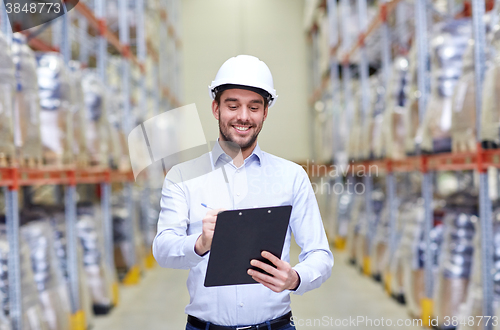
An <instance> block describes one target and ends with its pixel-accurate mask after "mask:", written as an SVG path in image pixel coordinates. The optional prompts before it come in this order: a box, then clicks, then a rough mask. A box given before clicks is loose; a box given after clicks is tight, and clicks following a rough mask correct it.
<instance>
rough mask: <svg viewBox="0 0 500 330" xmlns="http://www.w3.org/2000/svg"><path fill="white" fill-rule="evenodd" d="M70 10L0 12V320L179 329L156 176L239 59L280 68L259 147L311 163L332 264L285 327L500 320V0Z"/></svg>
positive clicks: (464, 328)
mask: <svg viewBox="0 0 500 330" xmlns="http://www.w3.org/2000/svg"><path fill="white" fill-rule="evenodd" d="M65 2H66V6H67V9H68V12H67V13H66V14H65V15H62V16H60V17H58V18H56V19H53V20H50V21H46V22H45V23H43V24H39V23H40V22H39V21H38V20H39V19H40V17H38V16H37V17H35V16H33V15H31V14H36V13H33V11H31V10H32V9H31V8H34V7H32V6H31V5H32V3H31V2H30V1H24V2H22V3H21V2H19V6H17V7H16V6H15V3H14V2H12V1H7V2H6V4H5V5H2V6H0V7H1V8H0V9H1V10H0V31H1V33H0V186H1V187H2V190H1V191H0V330H18V329H23V330H24V329H26V330H38V329H41V330H67V329H71V330H82V329H96V330H101V329H106V330H112V329H131V330H132V329H134V330H135V329H139V328H148V329H183V328H185V323H186V315H185V314H184V307H185V305H186V304H187V303H188V301H189V296H188V293H187V289H186V284H185V282H186V278H187V271H183V270H172V269H161V268H160V267H158V265H157V264H156V262H155V260H154V258H153V256H152V253H151V243H152V241H153V239H154V237H155V235H156V224H157V221H158V215H159V212H160V204H159V201H160V197H161V185H162V182H163V179H164V176H165V174H166V173H167V172H168V170H169V169H170V168H171V167H172V166H173V165H175V164H177V163H179V162H182V161H184V160H187V159H191V158H193V157H196V156H197V155H201V154H202V153H205V152H207V150H208V148H209V145H210V142H211V141H214V140H215V139H216V138H217V137H218V123H217V121H216V120H215V118H214V117H213V115H212V113H211V99H210V96H209V93H208V86H209V85H210V84H211V82H212V80H214V78H215V75H216V73H217V70H218V69H219V68H220V66H221V65H222V64H223V63H224V62H225V61H226V60H227V59H229V58H230V57H233V56H237V55H239V54H247V55H253V56H256V57H258V58H259V59H261V60H263V61H264V62H265V63H266V64H267V65H268V66H269V68H270V69H271V71H272V74H273V78H274V86H275V88H276V90H277V94H278V95H279V97H278V99H277V101H276V105H275V106H273V108H272V109H270V110H269V115H268V117H267V120H266V121H265V123H264V128H263V130H262V132H261V134H260V136H259V145H260V147H261V148H262V149H263V150H264V151H266V152H269V153H271V154H274V155H277V156H279V157H283V158H285V159H288V160H290V161H293V162H296V163H298V164H300V165H302V166H303V168H304V170H305V171H306V172H307V174H308V175H309V178H310V180H311V186H312V188H313V190H314V192H315V194H316V198H317V201H318V204H319V207H320V211H321V215H322V219H323V223H324V226H325V230H326V233H327V236H328V240H329V242H330V245H331V249H332V252H333V254H334V257H335V265H334V267H333V271H332V276H331V278H330V279H328V280H327V281H326V282H325V283H324V284H323V285H322V286H321V287H320V288H319V289H317V290H314V291H311V292H308V293H307V294H305V295H304V296H295V295H292V310H293V313H294V316H295V320H296V326H297V329H306V328H312V329H319V328H325V329H334V328H339V329H345V328H347V326H345V324H346V322H347V323H348V324H349V327H354V328H356V329H374V328H377V329H389V328H405V329H406V328H408V329H421V328H422V327H428V328H434V329H443V330H444V329H460V330H470V329H474V330H478V329H500V324H499V322H500V321H499V320H498V317H500V309H499V307H500V304H499V302H500V208H499V206H500V204H499V201H498V199H499V196H500V193H499V192H500V184H499V182H500V175H499V173H498V168H499V166H500V151H499V150H498V146H499V145H500V130H499V126H500V125H499V124H500V111H499V109H500V108H499V106H498V104H499V102H498V100H497V97H498V96H499V95H500V70H499V68H500V61H499V58H500V57H499V54H500V52H499V50H500V42H499V41H500V32H499V31H500V25H499V19H498V13H499V11H500V7H499V4H498V1H490V0H486V1H484V0H392V1H384V0H377V1H374V0H338V1H337V0H205V1H201V0H80V1H76V0H69V1H65ZM51 4H53V6H55V7H54V8H56V7H57V6H56V5H60V6H63V7H64V4H63V3H61V2H60V1H59V0H53V2H51ZM37 6H39V4H38V5H36V6H35V7H36V8H37V10H43V9H42V8H41V7H37ZM51 8H52V7H51ZM70 9H71V10H70ZM44 10H48V9H47V8H45V9H44ZM30 11H31V12H30ZM13 13H14V14H19V15H17V16H15V15H14V16H13V15H12V14H13ZM38 14H39V12H38ZM37 24H38V25H37ZM25 26H28V27H30V28H28V29H25V30H23V29H22V27H25ZM33 26H34V27H33ZM21 30H22V31H21ZM13 31H16V32H15V33H13ZM299 253H300V247H298V246H297V245H296V244H292V247H291V258H292V259H291V263H292V265H294V264H296V263H297V262H298V254H299ZM352 318H354V319H356V323H355V325H352V324H353V323H352V322H351V321H350V320H351V319H352Z"/></svg>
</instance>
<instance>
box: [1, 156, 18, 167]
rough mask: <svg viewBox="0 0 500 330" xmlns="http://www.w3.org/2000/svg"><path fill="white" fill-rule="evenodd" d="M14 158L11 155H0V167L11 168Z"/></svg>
mask: <svg viewBox="0 0 500 330" xmlns="http://www.w3.org/2000/svg"><path fill="white" fill-rule="evenodd" d="M14 164H15V158H14V157H13V156H11V155H6V154H4V153H0V167H13V166H14Z"/></svg>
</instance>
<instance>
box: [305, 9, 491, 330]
mask: <svg viewBox="0 0 500 330" xmlns="http://www.w3.org/2000/svg"><path fill="white" fill-rule="evenodd" d="M400 2H401V1H400V0H392V1H384V0H380V2H379V5H378V15H377V16H376V17H375V18H374V19H373V20H372V21H371V22H369V23H368V24H367V21H368V20H367V18H366V6H367V1H366V0H357V7H358V15H359V26H360V31H361V32H360V33H359V35H358V38H357V40H355V41H354V42H351V40H349V37H348V35H347V34H345V33H344V34H343V38H342V40H340V39H339V38H331V39H330V70H329V71H330V72H329V75H328V74H325V75H323V76H322V78H321V81H320V83H319V84H317V86H316V88H315V90H314V91H313V93H312V94H311V96H310V100H309V101H310V103H311V105H314V103H315V102H316V101H318V100H320V99H322V97H323V95H324V94H325V93H326V92H327V85H328V83H330V84H331V86H332V89H333V93H332V95H331V97H332V98H333V101H334V102H336V101H338V94H339V93H340V77H339V72H338V65H339V62H340V64H341V66H342V80H343V93H344V99H347V100H348V99H350V95H351V93H352V92H351V74H350V67H349V61H350V59H352V57H353V56H354V54H356V52H359V53H360V61H359V72H360V75H359V76H360V80H361V83H360V86H361V95H362V100H361V109H362V114H363V116H362V117H363V118H364V119H366V114H367V108H366V104H367V100H368V98H369V92H370V91H369V88H368V75H367V71H368V63H367V61H366V54H365V51H366V50H365V41H366V40H367V38H370V37H372V36H373V35H374V33H375V32H376V31H378V30H380V33H381V39H382V54H381V55H382V56H381V57H382V72H383V80H384V83H385V84H386V83H387V81H388V80H389V75H390V68H389V64H390V47H391V45H390V41H389V40H390V38H389V30H388V26H387V17H388V16H389V15H390V14H391V13H393V12H395V11H396V10H397V7H398V4H399V3H400ZM338 5H340V6H341V10H345V9H344V8H342V7H343V6H348V5H349V3H348V1H346V0H340V2H338V3H337V1H336V0H327V1H320V2H319V6H322V7H324V8H326V9H327V11H328V19H329V21H330V22H329V27H330V30H331V31H330V32H331V33H332V35H335V36H336V35H337V31H336V30H338V29H339V28H340V29H341V30H342V31H346V29H345V24H347V22H346V19H347V16H346V15H340V17H341V19H340V22H338V16H339V15H338V14H337V12H338V8H337V6H338ZM448 5H449V4H448ZM466 5H467V6H471V7H472V21H473V22H472V24H473V38H474V41H475V42H474V70H475V84H476V89H475V90H476V94H475V100H476V104H475V105H476V134H477V136H476V139H477V152H467V153H445V154H432V155H426V154H421V153H418V154H417V155H416V156H412V157H407V158H405V159H403V160H392V159H382V160H367V161H355V162H354V161H353V162H352V163H349V164H348V166H352V167H353V168H354V171H357V169H358V168H362V169H366V168H369V166H377V168H379V169H381V170H382V171H384V172H385V173H386V189H387V201H388V205H389V228H390V238H389V249H390V251H391V253H394V250H395V247H396V245H395V241H396V226H395V221H396V220H395V214H396V211H397V210H396V205H395V191H396V187H395V180H394V173H396V172H411V171H419V172H420V173H422V177H423V180H422V197H423V200H424V209H425V216H424V235H425V240H426V241H425V243H426V251H425V258H426V260H431V253H432V252H431V244H430V235H429V233H430V231H431V228H432V221H433V215H432V207H431V203H432V195H433V186H432V172H435V171H463V170H475V171H477V172H478V173H479V179H480V182H479V191H480V194H479V209H480V210H479V216H480V219H481V221H480V223H481V235H482V236H481V259H482V264H481V271H482V286H483V287H482V291H483V314H482V315H483V316H490V317H491V316H494V314H493V275H492V273H491V269H492V262H493V254H492V246H493V237H492V235H493V234H492V232H493V224H492V202H491V200H490V197H489V195H488V190H489V187H488V184H489V183H488V177H487V170H488V168H489V167H496V168H500V150H491V149H488V150H485V149H483V148H482V145H481V140H480V136H479V134H480V132H481V120H480V118H481V106H482V94H481V91H482V88H481V86H482V83H483V79H484V72H485V61H484V59H485V54H484V50H485V48H486V47H485V46H486V42H485V34H486V29H485V23H484V20H483V17H484V13H485V2H484V0H471V1H470V2H468V1H466ZM495 5H498V4H495ZM414 6H415V17H414V20H415V37H416V40H415V42H416V47H417V70H418V73H417V74H418V90H419V91H420V97H419V99H418V113H419V116H418V117H419V121H420V122H422V119H423V118H424V114H425V109H426V104H427V100H428V96H429V90H430V89H429V86H430V80H429V72H428V69H427V63H428V59H429V45H428V35H427V25H428V22H427V17H428V10H429V9H430V8H428V6H429V5H428V3H427V2H426V1H425V0H415V1H414ZM448 10H450V8H448ZM312 33H314V29H312ZM337 58H340V59H341V60H340V61H339V60H338V59H337ZM316 74H317V73H316ZM345 104H347V102H345ZM345 107H346V110H347V111H352V109H347V105H345ZM351 117H352V115H351ZM332 120H333V121H334V122H333V125H334V126H333V127H334V131H338V128H339V126H338V125H339V120H338V115H337V114H334V115H333V118H332ZM334 134H336V133H334ZM335 138H337V136H336V135H334V139H335ZM338 147H339V146H338V145H336V142H334V150H333V152H334V155H336V154H335V153H336V152H337V150H339V149H338ZM336 158H337V157H334V161H338V160H337V159H336ZM321 169H322V168H321V167H318V168H317V169H316V173H319V172H320V171H321ZM324 170H327V167H323V171H324ZM323 174H325V175H326V173H325V172H324V173H323ZM365 184H366V207H367V214H369V210H370V208H369V205H370V204H371V203H370V202H369V197H368V196H370V195H371V194H370V191H371V190H370V188H371V178H367V177H366V176H365ZM368 232H370V231H368ZM368 241H369V240H368ZM363 264H364V265H363V267H364V271H365V273H367V274H369V273H370V269H369V268H370V261H369V260H364V262H363ZM389 276H390V274H389ZM432 292H433V277H432V264H431V263H429V262H427V263H425V298H424V299H423V301H422V315H421V317H422V320H423V324H424V325H428V322H429V320H430V317H431V316H432V309H433V301H432ZM483 326H484V329H488V330H489V329H492V322H490V323H489V324H483Z"/></svg>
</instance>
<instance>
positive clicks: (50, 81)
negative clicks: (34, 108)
mask: <svg viewBox="0 0 500 330" xmlns="http://www.w3.org/2000/svg"><path fill="white" fill-rule="evenodd" d="M36 59H37V64H38V66H37V75H38V90H39V96H40V105H41V112H40V134H41V137H42V145H43V158H44V160H45V162H46V163H47V164H53V165H62V164H69V163H72V162H73V134H74V133H73V132H74V130H73V120H72V116H71V104H72V102H73V100H72V97H71V96H72V95H71V85H70V84H71V82H70V79H69V77H68V73H67V69H66V64H65V63H64V58H63V56H62V55H61V54H60V53H55V52H50V53H40V52H39V53H37V54H36Z"/></svg>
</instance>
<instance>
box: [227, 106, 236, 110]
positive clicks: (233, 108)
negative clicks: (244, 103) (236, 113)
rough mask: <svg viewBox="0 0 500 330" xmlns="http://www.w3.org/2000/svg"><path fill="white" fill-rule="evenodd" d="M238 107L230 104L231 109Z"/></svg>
mask: <svg viewBox="0 0 500 330" xmlns="http://www.w3.org/2000/svg"><path fill="white" fill-rule="evenodd" d="M236 108H237V106H235V105H230V106H229V109H231V110H235V109H236Z"/></svg>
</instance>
